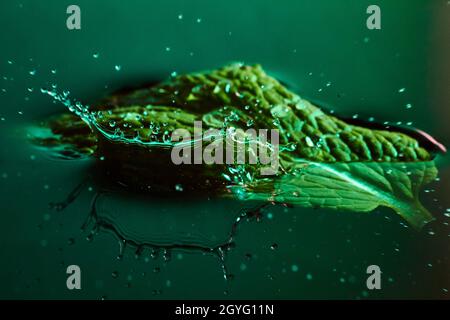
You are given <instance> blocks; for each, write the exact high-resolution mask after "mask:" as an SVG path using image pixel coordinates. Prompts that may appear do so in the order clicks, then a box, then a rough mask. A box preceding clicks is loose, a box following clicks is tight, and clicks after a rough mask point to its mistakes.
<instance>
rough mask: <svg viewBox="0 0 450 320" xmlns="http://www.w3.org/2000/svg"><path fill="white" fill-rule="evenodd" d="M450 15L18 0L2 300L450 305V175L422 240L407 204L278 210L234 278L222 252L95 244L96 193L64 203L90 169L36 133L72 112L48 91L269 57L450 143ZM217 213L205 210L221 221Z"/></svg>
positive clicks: (284, 71)
mask: <svg viewBox="0 0 450 320" xmlns="http://www.w3.org/2000/svg"><path fill="white" fill-rule="evenodd" d="M70 4H77V5H79V6H80V8H81V19H82V20H81V23H82V29H81V30H78V31H70V30H68V29H67V28H66V18H67V14H66V8H67V6H68V5H70ZM370 4H378V5H379V6H380V7H381V16H382V29H381V30H368V29H367V28H366V19H367V17H368V15H367V14H366V8H367V7H368V6H369V5H370ZM180 15H182V18H181V19H180V18H179V17H181V16H180ZM449 15H450V5H449V4H448V2H447V1H445V0H442V1H441V0H433V1H426V0H414V1H411V0H396V1H387V0H385V1H381V0H378V1H376V3H375V2H373V1H364V0H361V1H351V2H350V1H331V0H324V1H312V0H311V1H307V0H305V1H302V0H298V1H250V0H248V1H234V0H233V1H200V0H196V1H153V0H147V1H144V0H130V1H122V0H108V1H106V0H96V1H92V0H90V1H87V0H84V1H83V0H77V1H76V2H73V3H72V2H69V1H60V0H58V1H57V0H54V1H50V0H45V1H33V0H28V1H12V0H11V1H1V2H0V29H1V33H0V43H1V44H2V49H1V52H0V77H2V79H0V81H1V82H0V88H1V89H2V91H1V92H0V108H1V109H0V117H1V121H0V136H1V151H0V155H1V158H0V174H1V178H0V203H1V207H0V208H1V211H0V212H1V223H0V239H1V242H0V250H1V251H0V252H1V256H0V298H6V299H10V298H33V299H42V298H44V299H47V298H63V299H79V298H89V299H99V298H101V297H105V298H109V299H115V298H125V299H127V298H145V299H153V298H155V299H160V298H162V299H170V298H178V299H191V298H192V299H194V298H255V299H256V298H258V299H259V298H287V299H298V298H352V299H353V298H380V297H381V298H447V299H448V298H449V293H448V290H450V274H449V271H448V270H449V266H450V263H449V257H448V255H449V252H450V251H449V239H450V237H449V235H450V234H449V227H448V219H447V220H446V217H445V216H444V212H445V209H446V208H450V202H449V200H448V191H449V190H450V170H449V168H446V167H442V168H440V181H438V182H436V183H434V184H433V185H431V186H430V187H429V189H428V190H427V191H428V192H427V193H424V194H423V195H422V198H423V200H424V202H425V203H426V204H427V206H429V207H430V208H431V209H432V212H433V214H434V215H435V216H436V217H437V218H438V219H437V221H435V222H433V223H432V224H430V225H429V226H428V227H427V228H426V229H425V230H424V231H422V232H421V233H417V232H415V231H413V230H411V229H410V228H407V227H405V226H404V224H403V222H402V221H401V219H400V218H399V217H397V216H396V215H394V214H393V212H391V211H389V210H376V211H375V212H374V213H372V214H370V215H365V214H364V215H360V214H352V213H345V212H342V213H341V212H334V211H327V210H320V209H319V210H310V209H302V208H295V209H290V210H287V211H285V210H283V209H282V208H270V209H269V210H267V211H266V212H265V214H267V213H271V214H272V215H271V216H273V218H271V219H270V218H268V217H265V218H264V219H263V220H262V221H261V222H259V223H255V222H250V223H245V224H242V225H241V226H240V229H239V233H238V236H237V239H236V248H234V249H233V250H231V251H230V252H229V254H228V255H227V262H226V265H227V267H228V268H229V270H230V272H231V273H232V274H233V275H234V278H233V279H232V280H230V281H224V279H223V277H222V271H221V269H220V264H219V263H218V261H217V259H216V258H215V257H212V256H208V255H206V256H205V255H201V254H191V253H189V252H183V253H182V255H179V253H180V252H174V253H173V254H172V259H171V260H170V261H168V262H164V261H163V259H162V258H161V257H159V258H157V259H144V257H141V259H137V260H136V259H135V258H134V253H133V251H131V250H128V251H126V254H125V257H124V259H123V260H122V261H118V260H117V259H116V256H117V253H118V245H117V241H115V239H114V237H113V236H112V235H110V234H100V235H98V236H97V237H95V239H94V241H92V242H89V241H86V240H85V237H86V232H82V231H80V226H81V224H82V223H83V221H84V219H85V217H86V216H87V214H88V212H89V210H90V199H91V198H92V195H93V192H89V191H87V190H86V191H85V192H83V194H82V195H81V196H80V198H79V199H77V201H76V202H75V203H74V204H73V205H72V206H70V207H68V208H67V209H66V210H65V211H63V212H62V213H56V212H54V211H52V210H50V209H49V208H48V203H49V202H52V201H57V200H60V199H62V198H64V197H65V196H66V195H67V194H68V193H69V192H70V191H71V190H72V189H73V187H74V186H76V185H77V184H78V183H79V182H80V181H81V180H82V178H83V177H84V175H85V174H86V171H87V168H88V167H89V166H90V162H89V161H70V162H64V161H55V160H51V159H49V158H48V156H47V155H46V154H45V152H43V151H41V150H36V149H34V148H33V147H31V146H30V145H28V143H27V142H26V137H25V128H26V127H27V126H28V125H29V124H30V123H32V122H33V121H36V120H39V119H42V118H44V117H45V116H47V115H49V114H52V113H55V112H59V111H62V110H63V107H62V106H61V105H58V104H53V103H51V101H50V99H49V97H47V96H44V95H42V94H41V93H40V92H39V88H40V87H43V86H49V85H50V84H57V85H58V88H60V89H67V90H70V91H71V93H72V96H73V97H76V98H77V99H79V100H81V101H83V102H86V103H89V102H93V101H96V100H98V99H99V98H101V97H103V96H104V95H106V94H108V93H110V92H111V91H113V90H114V89H117V88H121V87H123V86H126V85H137V84H139V83H143V82H148V81H149V80H154V79H164V78H166V77H167V76H169V75H170V74H171V73H172V72H173V71H176V72H178V73H184V72H191V71H197V70H205V69H211V68H215V67H219V66H221V65H223V64H226V63H229V62H232V61H242V62H245V63H260V64H261V65H263V67H264V68H265V69H266V70H267V71H268V72H269V73H270V74H272V75H274V76H276V77H277V78H279V79H280V80H283V81H284V82H285V83H287V84H288V85H289V86H290V87H291V88H292V89H293V90H295V91H296V92H298V93H299V94H300V95H302V96H304V97H308V98H310V99H312V100H314V101H319V102H321V103H322V104H324V105H325V106H327V107H329V108H332V109H334V110H335V111H336V113H337V114H340V115H345V116H351V115H354V114H358V116H359V117H360V118H363V119H367V118H369V117H374V118H375V119H376V120H378V121H381V122H382V121H391V122H394V123H396V122H399V121H401V122H402V123H407V122H412V123H413V125H414V126H416V127H418V128H421V129H424V130H426V131H427V132H429V133H431V134H432V135H433V136H435V137H436V138H438V139H439V140H440V141H441V142H443V143H444V144H446V145H448V143H449V142H450V127H449V126H448V124H447V122H448V119H449V117H450V105H449V92H450V90H449V89H450V88H449V84H450V83H449V76H448V74H449V70H450V69H449V60H448V56H449V54H450V48H449V45H450V42H449V41H448V39H449V30H450V27H449V21H450V20H449ZM95 53H98V54H99V57H98V58H94V57H93V54H95ZM8 61H10V62H11V63H8ZM116 65H120V66H121V70H120V71H117V70H115V66H116ZM32 70H36V73H35V75H31V74H30V71H32ZM51 70H56V73H55V74H53V73H52V72H51ZM401 88H405V90H404V92H399V89H401ZM407 104H411V106H412V108H410V109H408V108H406V105H407ZM93 188H94V190H95V186H93ZM149 206H150V209H148V208H147V209H146V210H149V211H154V212H162V211H164V210H166V211H170V214H172V215H174V216H176V215H179V214H182V215H183V217H184V218H185V220H186V217H189V215H192V214H193V213H192V212H203V213H205V214H209V215H211V216H212V217H215V215H218V216H220V217H222V218H221V219H225V220H226V218H224V214H229V217H234V215H236V210H238V208H236V207H239V206H240V207H242V206H243V204H239V203H225V204H221V203H218V202H215V201H202V202H195V201H187V200H185V199H181V200H179V201H173V200H170V199H152V200H151V201H150V203H149ZM119 208H122V209H123V211H124V212H127V211H132V210H134V209H133V208H135V206H134V204H133V203H129V204H123V205H122V207H119ZM149 214H152V213H151V212H150V213H149ZM187 220H188V219H187ZM211 221H212V220H208V219H205V220H203V227H204V228H205V230H207V229H208V225H209V224H213V222H211ZM227 221H228V222H229V220H227ZM174 223H177V222H176V221H175V222H174ZM204 232H205V234H208V232H209V231H204ZM274 243H276V244H277V245H278V248H277V249H276V250H271V249H270V247H271V245H272V244H274ZM249 254H251V258H248V255H249ZM147 256H148V254H147ZM180 258H181V259H180ZM69 264H77V265H79V266H80V267H81V270H82V290H78V291H76V290H75V291H69V290H67V288H66V283H65V282H66V273H65V271H66V267H67V266H68V265H69ZM370 264H377V265H379V266H380V267H381V269H382V271H383V285H382V290H379V291H376V292H374V291H370V292H369V291H368V290H367V289H366V286H365V280H366V277H367V275H366V272H365V271H366V267H367V266H368V265H370ZM293 265H295V266H297V267H298V271H296V272H294V271H293V270H292V266H293ZM155 268H156V269H155ZM158 268H159V269H158ZM294 269H295V268H294ZM158 270H159V272H154V271H158ZM113 272H117V274H118V276H117V277H113V276H112V273H113Z"/></svg>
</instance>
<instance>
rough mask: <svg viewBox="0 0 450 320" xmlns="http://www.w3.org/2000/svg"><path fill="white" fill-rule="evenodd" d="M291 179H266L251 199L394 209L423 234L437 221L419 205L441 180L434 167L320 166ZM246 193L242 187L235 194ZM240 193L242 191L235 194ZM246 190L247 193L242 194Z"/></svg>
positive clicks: (297, 168)
mask: <svg viewBox="0 0 450 320" xmlns="http://www.w3.org/2000/svg"><path fill="white" fill-rule="evenodd" d="M290 172H291V173H290V174H287V175H284V176H281V177H280V178H278V179H274V180H268V179H266V180H260V181H257V182H255V183H253V184H250V185H248V186H246V187H244V188H245V191H250V192H245V197H246V199H249V200H258V199H267V198H271V199H273V200H274V201H278V202H288V203H292V204H297V205H300V206H305V207H316V206H317V207H321V208H332V209H343V210H350V211H356V212H369V211H372V210H374V209H375V208H377V207H378V206H386V207H390V208H392V209H394V210H395V211H396V212H397V213H398V214H399V215H400V216H402V217H403V218H404V219H405V220H407V221H408V222H409V223H410V224H411V225H412V226H414V227H416V228H418V229H420V228H421V227H423V226H424V225H425V224H426V223H427V222H429V221H431V220H433V217H432V215H431V214H430V213H429V212H428V210H427V209H426V208H424V207H423V206H422V204H421V203H420V201H419V191H420V189H421V188H422V187H423V186H424V185H425V184H427V183H429V182H431V181H432V180H433V179H434V178H435V177H436V175H437V169H436V167H435V165H434V162H432V161H429V162H409V163H377V162H352V163H317V162H304V163H298V164H296V165H294V167H293V168H292V171H290ZM233 188H234V189H238V190H239V189H242V188H243V187H241V186H235V187H232V189H233ZM235 191H237V190H235ZM240 191H242V190H240Z"/></svg>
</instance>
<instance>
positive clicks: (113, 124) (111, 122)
mask: <svg viewBox="0 0 450 320" xmlns="http://www.w3.org/2000/svg"><path fill="white" fill-rule="evenodd" d="M109 126H110V127H111V128H114V127H115V126H116V122H115V121H114V120H111V121H110V122H109Z"/></svg>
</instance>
